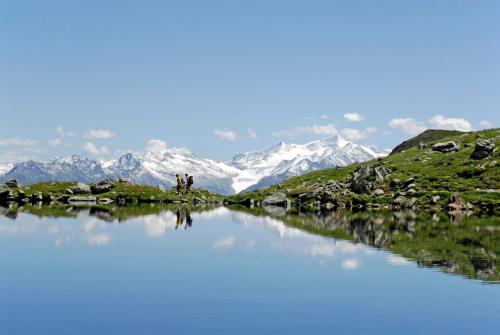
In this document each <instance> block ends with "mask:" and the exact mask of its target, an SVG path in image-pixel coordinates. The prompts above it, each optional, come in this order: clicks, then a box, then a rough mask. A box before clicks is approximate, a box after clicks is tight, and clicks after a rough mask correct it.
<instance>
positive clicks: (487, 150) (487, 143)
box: [471, 139, 495, 159]
mask: <svg viewBox="0 0 500 335" xmlns="http://www.w3.org/2000/svg"><path fill="white" fill-rule="evenodd" d="M494 149H495V143H493V141H492V140H485V139H479V140H477V142H476V147H475V148H474V151H473V152H472V155H471V158H472V159H483V158H486V157H488V155H489V154H491V153H492V152H493V150H494Z"/></svg>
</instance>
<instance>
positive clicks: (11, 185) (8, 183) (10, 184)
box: [5, 179, 21, 188]
mask: <svg viewBox="0 0 500 335" xmlns="http://www.w3.org/2000/svg"><path fill="white" fill-rule="evenodd" d="M5 186H7V187H8V188H19V187H20V186H21V184H19V182H18V181H17V180H16V179H12V180H9V181H6V182H5Z"/></svg>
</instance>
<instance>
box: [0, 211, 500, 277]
mask: <svg viewBox="0 0 500 335" xmlns="http://www.w3.org/2000/svg"><path fill="white" fill-rule="evenodd" d="M20 213H28V214H32V215H36V216H39V217H68V218H71V217H73V218H81V217H91V218H95V219H97V221H98V222H101V223H106V222H107V223H109V222H119V223H123V222H130V223H142V224H144V228H145V231H146V233H147V235H148V236H149V237H153V238H154V237H159V236H162V235H164V234H165V232H166V231H168V230H171V229H181V228H182V229H187V228H189V227H191V226H192V225H193V222H196V221H198V220H200V221H201V220H210V219H222V218H224V219H229V220H232V221H233V222H237V223H240V224H242V225H250V226H254V227H255V226H257V227H262V228H265V229H269V230H272V231H275V232H276V233H277V234H278V235H279V236H280V238H283V237H293V236H306V235H309V234H310V233H314V234H318V235H323V236H331V237H335V238H337V240H351V241H353V242H359V243H362V244H364V245H367V246H371V247H376V248H384V249H387V250H390V251H392V252H394V253H396V254H399V255H401V256H403V257H405V258H410V259H414V260H416V261H417V263H418V264H419V265H421V266H426V267H436V268H439V269H440V270H442V271H445V272H448V273H457V274H461V275H463V276H465V277H468V278H474V279H481V280H484V281H490V282H494V281H495V282H496V281H499V280H500V272H499V268H500V258H499V254H500V220H499V219H498V218H496V217H492V218H476V217H462V218H460V217H449V216H447V215H446V214H436V213H434V214H433V213H420V214H418V215H417V214H415V213H413V212H359V213H352V212H328V213H321V212H316V213H300V212H290V211H286V210H284V209H282V208H267V209H262V208H258V209H253V210H250V209H243V208H236V210H230V209H228V208H225V207H200V206H194V207H193V206H187V205H142V206H133V207H132V206H130V207H123V206H115V205H112V206H109V205H108V206H98V207H86V206H83V207H82V206H36V205H26V206H22V207H17V206H13V207H8V208H6V207H0V214H1V215H3V216H5V217H8V218H11V219H16V218H17V217H18V215H19V214H20ZM9 229H10V228H9ZM90 241H92V242H93V243H96V244H99V243H104V242H105V241H106V240H105V238H104V237H103V236H101V237H95V236H94V237H93V239H92V240H90ZM277 247H278V248H286V247H287V245H286V244H281V245H279V246H277ZM311 252H325V251H324V250H319V251H318V250H312V251H311Z"/></svg>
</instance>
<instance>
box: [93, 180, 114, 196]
mask: <svg viewBox="0 0 500 335" xmlns="http://www.w3.org/2000/svg"><path fill="white" fill-rule="evenodd" d="M113 187H114V184H112V183H107V182H100V183H99V184H97V185H92V186H91V187H90V189H91V191H92V193H93V194H99V193H106V192H109V191H111V189H112V188H113Z"/></svg>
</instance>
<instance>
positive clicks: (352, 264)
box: [342, 258, 361, 270]
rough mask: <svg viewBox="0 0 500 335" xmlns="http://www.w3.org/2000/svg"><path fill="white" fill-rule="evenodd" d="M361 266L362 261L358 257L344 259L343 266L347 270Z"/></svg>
mask: <svg viewBox="0 0 500 335" xmlns="http://www.w3.org/2000/svg"><path fill="white" fill-rule="evenodd" d="M360 266H361V261H360V260H359V259H357V258H352V259H346V260H344V261H342V268H343V269H345V270H356V269H357V268H359V267H360Z"/></svg>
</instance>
